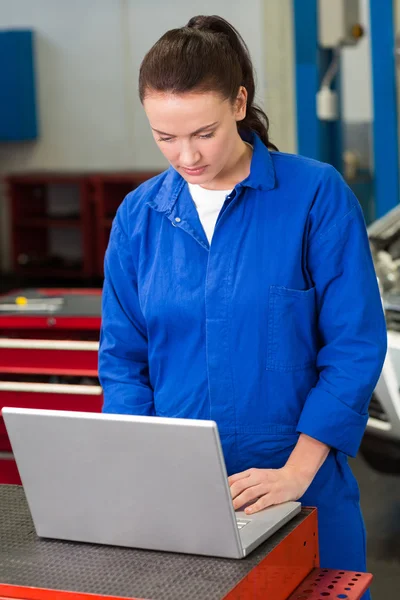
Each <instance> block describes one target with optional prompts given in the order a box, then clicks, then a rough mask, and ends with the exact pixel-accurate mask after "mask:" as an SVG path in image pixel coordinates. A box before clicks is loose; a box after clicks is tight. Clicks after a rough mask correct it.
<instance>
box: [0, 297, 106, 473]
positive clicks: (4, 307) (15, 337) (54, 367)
mask: <svg viewBox="0 0 400 600" xmlns="http://www.w3.org/2000/svg"><path fill="white" fill-rule="evenodd" d="M100 322H101V290H98V289H70V290H67V289H37V290H35V289H28V290H18V291H14V292H12V293H9V294H7V295H5V296H1V297H0V484H1V483H16V484H19V483H20V479H19V474H18V470H17V467H16V464H15V461H14V459H13V455H12V453H11V447H10V443H9V440H8V437H7V433H6V429H5V425H4V422H3V419H2V418H1V409H2V408H3V407H4V406H15V407H20V408H43V409H51V410H78V411H80V410H81V411H85V412H100V411H101V407H102V403H103V397H102V390H101V387H100V385H99V382H98V379H97V352H98V339H99V332H100Z"/></svg>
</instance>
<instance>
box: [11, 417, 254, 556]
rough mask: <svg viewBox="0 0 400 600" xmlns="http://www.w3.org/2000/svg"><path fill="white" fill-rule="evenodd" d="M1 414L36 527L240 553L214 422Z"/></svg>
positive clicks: (57, 533) (58, 534)
mask: <svg viewBox="0 0 400 600" xmlns="http://www.w3.org/2000/svg"><path fill="white" fill-rule="evenodd" d="M2 413H3V417H4V421H5V424H6V428H7V431H8V434H9V437H10V441H11V445H12V449H13V452H14V456H15V459H16V462H17V466H18V469H19V472H20V475H21V480H22V483H23V486H24V490H25V493H26V497H27V501H28V504H29V507H30V510H31V514H32V518H33V521H34V525H35V528H36V532H37V534H38V535H39V536H42V537H51V538H57V539H65V540H74V541H82V542H91V543H100V544H112V545H120V546H129V547H136V548H147V549H152V550H167V551H172V552H188V553H193V554H206V555H212V556H224V557H229V558H241V557H242V556H243V550H242V547H241V543H240V538H239V534H238V531H237V528H236V519H235V513H234V511H233V506H232V502H231V497H230V492H229V486H228V482H227V474H226V469H225V463H224V460H223V455H222V451H221V446H220V440H219V435H218V430H217V426H216V424H215V423H214V422H213V421H199V420H187V419H170V418H161V417H140V416H131V415H108V414H93V413H80V412H69V411H46V410H32V409H17V408H4V409H3V411H2Z"/></svg>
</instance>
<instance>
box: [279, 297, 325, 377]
mask: <svg viewBox="0 0 400 600" xmlns="http://www.w3.org/2000/svg"><path fill="white" fill-rule="evenodd" d="M317 339H318V333H317V314H316V303H315V288H311V289H309V290H291V289H288V288H285V287H281V286H276V285H271V286H270V288H269V302H268V350H267V369H268V370H272V371H295V370H298V369H305V368H307V367H309V366H312V365H315V361H316V356H317Z"/></svg>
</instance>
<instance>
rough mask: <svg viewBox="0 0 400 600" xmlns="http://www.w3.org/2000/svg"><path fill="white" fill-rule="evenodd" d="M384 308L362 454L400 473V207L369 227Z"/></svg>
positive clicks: (386, 469) (387, 470) (381, 467)
mask: <svg viewBox="0 0 400 600" xmlns="http://www.w3.org/2000/svg"><path fill="white" fill-rule="evenodd" d="M368 236H369V240H370V245H371V250H372V256H373V259H374V264H375V269H376V273H377V277H378V280H379V285H380V288H381V294H382V301H383V306H384V309H385V315H386V323H387V331H388V352H387V356H386V360H385V364H384V366H383V369H382V374H381V377H380V379H379V381H378V384H377V386H376V388H375V391H374V394H373V396H372V399H371V403H370V407H369V415H370V417H369V420H368V425H367V430H366V433H365V436H364V439H363V442H362V445H361V453H362V454H363V456H364V457H365V459H366V460H367V462H368V463H369V464H370V465H371V466H372V467H373V468H375V469H377V470H379V471H383V472H385V473H399V474H400V392H399V387H400V386H399V382H400V206H399V207H396V208H395V209H393V210H392V211H390V212H389V213H388V214H387V215H385V216H384V217H382V218H381V219H378V220H377V221H375V222H374V223H373V224H372V225H370V226H369V227H368Z"/></svg>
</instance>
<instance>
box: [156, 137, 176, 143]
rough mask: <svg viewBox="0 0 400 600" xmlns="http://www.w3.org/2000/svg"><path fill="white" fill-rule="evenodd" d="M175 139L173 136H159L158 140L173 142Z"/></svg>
mask: <svg viewBox="0 0 400 600" xmlns="http://www.w3.org/2000/svg"><path fill="white" fill-rule="evenodd" d="M173 139H174V138H172V137H169V138H162V137H160V138H158V140H157V141H158V142H172V140H173Z"/></svg>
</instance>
